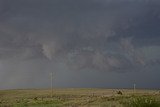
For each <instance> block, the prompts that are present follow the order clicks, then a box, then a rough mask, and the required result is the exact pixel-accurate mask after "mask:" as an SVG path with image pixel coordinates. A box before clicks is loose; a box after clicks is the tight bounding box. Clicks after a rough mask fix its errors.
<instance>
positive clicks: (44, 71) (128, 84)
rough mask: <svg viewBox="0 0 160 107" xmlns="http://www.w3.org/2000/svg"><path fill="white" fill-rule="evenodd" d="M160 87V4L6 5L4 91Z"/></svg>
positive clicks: (0, 20)
mask: <svg viewBox="0 0 160 107" xmlns="http://www.w3.org/2000/svg"><path fill="white" fill-rule="evenodd" d="M51 72H53V86H54V87H55V88H66V87H67V88H73V87H83V88H132V87H133V84H136V87H137V88H148V89H159V88H160V84H159V83H160V1H159V0H0V89H23V88H49V87H50V73H51Z"/></svg>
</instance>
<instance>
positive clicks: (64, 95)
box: [0, 88, 160, 107]
mask: <svg viewBox="0 0 160 107" xmlns="http://www.w3.org/2000/svg"><path fill="white" fill-rule="evenodd" d="M0 107H160V91H158V90H136V92H135V93H134V92H133V90H128V89H78V88H77V89H71V88H70V89H54V90H53V97H51V91H50V90H38V89H34V90H32V89H29V90H1V91H0Z"/></svg>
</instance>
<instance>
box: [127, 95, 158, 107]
mask: <svg viewBox="0 0 160 107" xmlns="http://www.w3.org/2000/svg"><path fill="white" fill-rule="evenodd" d="M125 106H126V107H160V102H158V101H156V100H155V99H153V98H144V97H138V98H133V99H132V100H130V101H129V102H127V103H126V104H125Z"/></svg>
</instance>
